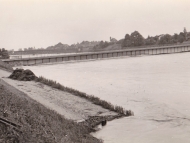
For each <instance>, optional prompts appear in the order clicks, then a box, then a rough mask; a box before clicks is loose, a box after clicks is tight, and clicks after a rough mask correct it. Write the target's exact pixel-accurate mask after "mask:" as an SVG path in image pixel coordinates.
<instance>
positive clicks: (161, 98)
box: [25, 53, 190, 143]
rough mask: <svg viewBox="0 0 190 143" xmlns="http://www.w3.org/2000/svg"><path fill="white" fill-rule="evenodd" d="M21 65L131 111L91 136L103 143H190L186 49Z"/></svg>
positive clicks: (189, 60)
mask: <svg viewBox="0 0 190 143" xmlns="http://www.w3.org/2000/svg"><path fill="white" fill-rule="evenodd" d="M25 68H29V69H31V70H32V71H33V72H34V73H35V74H36V75H37V76H40V75H43V76H44V77H47V78H49V79H53V80H56V81H57V82H60V83H61V84H63V85H65V86H68V87H72V88H75V89H78V90H80V91H83V92H86V93H88V94H93V95H95V96H98V97H100V98H101V99H104V100H107V101H109V102H111V103H113V104H115V105H121V106H123V107H125V108H126V109H131V110H132V111H134V113H135V116H133V117H126V118H122V119H118V120H114V121H111V122H109V123H108V125H107V126H105V127H103V129H102V130H100V131H99V132H97V133H94V134H93V135H94V136H95V137H97V138H101V139H103V140H104V142H105V143H128V142H129V143H139V142H140V143H153V142H154V143H163V142H166V143H168V142H172V143H179V142H183V143H189V142H190V138H189V136H190V88H189V87H190V53H181V54H167V55H157V56H144V57H133V58H122V59H110V60H97V61H90V62H78V63H77V62H76V63H64V64H56V65H41V66H30V67H25Z"/></svg>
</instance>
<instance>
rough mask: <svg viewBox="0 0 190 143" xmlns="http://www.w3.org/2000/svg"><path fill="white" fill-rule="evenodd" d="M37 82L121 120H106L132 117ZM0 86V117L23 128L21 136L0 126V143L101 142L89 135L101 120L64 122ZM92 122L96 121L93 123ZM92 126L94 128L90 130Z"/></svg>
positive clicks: (95, 100)
mask: <svg viewBox="0 0 190 143" xmlns="http://www.w3.org/2000/svg"><path fill="white" fill-rule="evenodd" d="M0 65H1V63H0ZM3 68H5V69H8V70H11V69H10V68H9V67H7V66H4V65H3ZM36 81H38V82H41V83H44V84H46V85H49V86H51V87H53V88H57V89H60V90H62V91H66V92H69V93H72V94H74V95H76V96H80V97H83V98H86V99H88V100H90V101H91V102H92V103H94V104H97V105H100V106H102V107H104V108H106V109H109V110H111V111H115V112H117V113H119V114H120V116H116V117H107V119H108V120H112V119H114V118H117V117H121V116H130V115H132V114H133V113H132V112H131V111H127V110H125V109H123V108H122V107H120V106H113V105H111V104H110V103H108V102H106V101H103V100H100V99H99V98H97V97H94V96H91V95H87V94H85V93H82V92H79V91H77V90H74V89H72V88H68V87H64V86H62V85H60V84H59V83H56V82H55V81H52V80H48V79H45V78H43V77H39V78H37V79H36ZM2 83H3V81H0V93H1V94H0V98H1V100H0V107H1V108H0V117H2V116H4V118H6V119H9V120H10V121H14V122H16V123H17V124H20V125H21V126H22V127H21V129H20V131H21V132H19V131H18V130H15V129H13V128H12V127H11V126H7V125H5V124H2V123H1V122H0V142H5V141H6V140H9V141H10V140H12V141H15V142H16V141H18V142H21V143H22V142H28V143H29V142H32V143H33V142H47V143H48V142H51V143H52V142H68V143H72V142H76V143H77V142H90V143H98V142H101V140H98V139H96V138H94V137H92V136H91V135H90V134H89V133H90V132H91V131H93V130H92V127H93V126H94V125H96V124H97V123H100V122H101V120H102V119H101V118H99V117H95V118H93V117H92V118H89V120H87V121H86V122H87V124H85V123H84V124H77V123H75V122H73V121H71V120H67V119H65V118H64V117H63V116H61V115H59V114H58V113H56V112H55V111H52V110H50V109H47V108H46V107H44V106H43V105H41V104H39V103H38V102H36V101H34V100H32V99H31V98H29V97H28V96H27V95H25V94H24V93H22V92H20V91H18V90H16V89H14V88H13V87H11V88H7V87H9V85H7V84H5V83H4V85H3V84H2ZM94 119H96V121H95V122H94ZM92 124H93V126H91V125H92Z"/></svg>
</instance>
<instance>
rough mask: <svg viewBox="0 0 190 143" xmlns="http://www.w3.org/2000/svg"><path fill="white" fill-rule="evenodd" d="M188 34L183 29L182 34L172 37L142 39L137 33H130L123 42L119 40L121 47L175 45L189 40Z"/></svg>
mask: <svg viewBox="0 0 190 143" xmlns="http://www.w3.org/2000/svg"><path fill="white" fill-rule="evenodd" d="M189 38H190V33H188V32H187V31H186V28H184V31H183V32H180V33H179V34H177V33H175V34H174V35H170V34H161V35H156V36H148V37H147V38H144V37H143V36H142V35H141V34H140V33H139V32H138V31H134V32H132V33H131V34H130V35H129V34H126V35H125V38H124V39H123V40H120V43H121V45H122V47H135V46H143V45H145V46H146V45H166V44H177V43H183V42H184V41H187V40H189Z"/></svg>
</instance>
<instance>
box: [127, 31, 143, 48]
mask: <svg viewBox="0 0 190 143" xmlns="http://www.w3.org/2000/svg"><path fill="white" fill-rule="evenodd" d="M130 39H131V45H132V46H142V45H144V38H143V36H142V35H141V34H140V33H139V32H138V31H134V32H133V33H131V36H130Z"/></svg>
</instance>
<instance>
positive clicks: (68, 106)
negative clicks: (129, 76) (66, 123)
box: [0, 69, 117, 121]
mask: <svg viewBox="0 0 190 143" xmlns="http://www.w3.org/2000/svg"><path fill="white" fill-rule="evenodd" d="M9 75H10V73H9V72H7V71H3V70H1V69H0V78H1V80H3V81H5V82H6V83H8V84H7V85H6V86H9V85H11V86H12V87H15V88H16V89H18V90H19V91H22V92H24V93H25V94H27V95H28V96H29V97H30V98H32V99H34V100H36V101H38V102H39V103H41V104H43V105H44V106H46V107H48V108H50V109H52V110H55V111H57V112H58V113H59V114H61V115H63V116H64V117H65V118H67V119H72V120H75V121H82V120H84V119H87V118H88V116H104V115H116V114H117V113H115V112H111V111H109V110H107V109H104V108H102V107H101V106H98V105H95V104H93V103H91V102H90V101H88V100H86V99H83V98H80V97H77V96H74V95H72V94H70V93H67V92H63V91H60V90H57V89H54V88H51V87H49V86H46V85H44V84H42V83H38V82H34V81H17V80H12V79H9V78H7V77H8V76H9ZM1 80H0V82H1Z"/></svg>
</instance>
